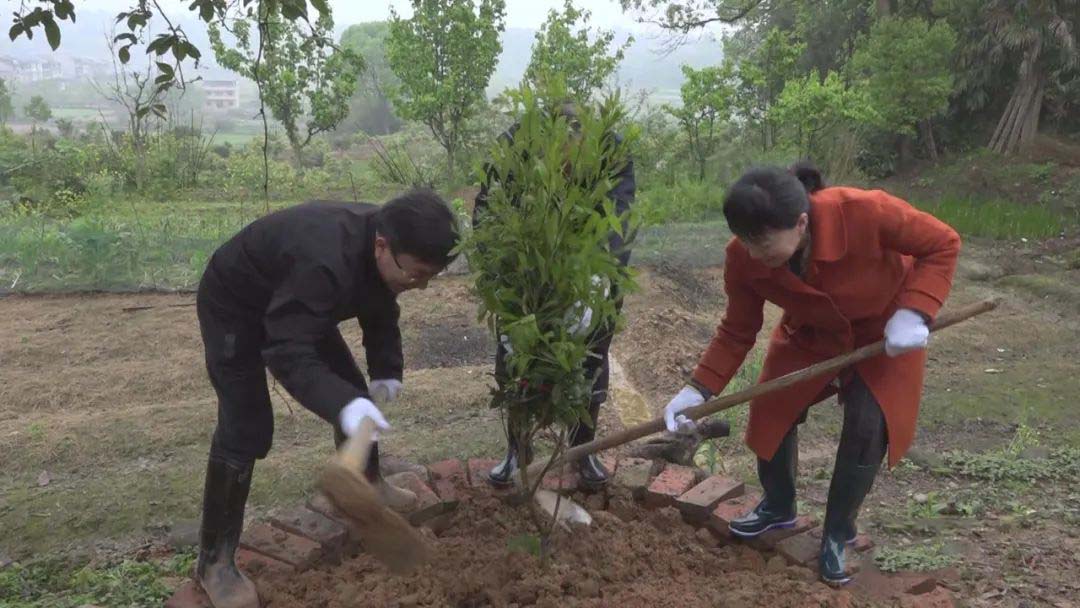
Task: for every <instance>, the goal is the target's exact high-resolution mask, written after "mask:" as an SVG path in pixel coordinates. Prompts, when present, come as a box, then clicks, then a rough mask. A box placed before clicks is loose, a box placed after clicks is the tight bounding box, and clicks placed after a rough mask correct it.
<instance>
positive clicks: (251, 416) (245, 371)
mask: <svg viewBox="0 0 1080 608" xmlns="http://www.w3.org/2000/svg"><path fill="white" fill-rule="evenodd" d="M220 301H221V300H220V299H219V298H218V297H215V294H214V292H213V289H212V288H210V287H208V286H207V285H206V282H205V281H203V282H202V283H200V285H199V291H198V294H197V296H196V300H195V307H196V308H195V309H196V312H197V314H198V317H199V329H200V330H201V333H202V340H203V348H204V350H205V355H206V371H207V373H208V374H209V376H210V384H211V385H213V387H214V392H215V393H217V398H218V418H217V427H216V428H215V429H214V438H213V441H212V443H211V446H210V453H211V455H215V456H218V457H222V458H226V459H228V460H230V461H234V462H250V461H253V460H255V459H260V458H265V457H266V455H267V453H269V452H270V446H271V444H272V443H273V437H274V412H273V408H272V407H271V405H270V391H269V388H268V386H267V382H266V365H265V363H264V362H263V358H262V348H263V343H264V341H265V335H266V334H265V331H264V329H263V325H262V316H261V315H260V314H258V313H257V312H254V311H244V310H239V309H233V308H230V307H227V306H222V305H220V304H218V302H220ZM316 348H317V350H318V353H319V356H320V358H322V360H324V361H326V362H327V364H328V365H329V366H330V368H331V369H332V370H333V371H334V373H336V374H337V375H339V376H341V377H342V378H344V379H345V380H347V381H348V382H351V383H352V384H353V385H355V386H356V387H357V388H359V389H360V390H361V391H363V392H365V393H366V392H367V381H366V380H365V379H364V374H363V373H362V372H361V371H360V368H359V367H358V366H357V364H356V360H355V359H354V358H353V356H352V351H350V350H349V347H348V345H347V344H346V343H345V339H344V338H343V337H342V336H341V333H340V332H338V331H336V330H335V331H334V332H332V333H331V334H330V335H328V336H327V337H326V338H324V339H323V340H322V341H321V342H320V343H319V344H318V345H317V346H316ZM344 406H345V404H344V403H342V404H341V407H344ZM327 422H329V423H330V424H331V425H333V427H334V432H335V435H336V436H337V437H339V438H340V437H341V429H340V428H339V424H338V420H337V416H335V417H334V419H333V420H327Z"/></svg>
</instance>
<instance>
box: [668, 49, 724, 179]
mask: <svg viewBox="0 0 1080 608" xmlns="http://www.w3.org/2000/svg"><path fill="white" fill-rule="evenodd" d="M682 71H683V75H684V76H686V80H685V81H684V82H683V84H682V87H681V88H680V93H681V95H682V105H681V106H679V107H672V106H666V109H667V111H668V112H669V113H670V114H671V115H672V116H674V117H675V119H676V120H678V121H679V125H680V126H681V127H682V129H683V131H685V132H686V137H687V140H688V143H689V146H690V154H691V155H692V156H693V157H694V160H695V161H696V162H697V165H698V179H705V163H706V161H707V160H708V158H709V157H710V156H711V155H712V154H713V152H714V151H715V150H716V144H717V140H718V139H719V130H720V129H721V127H722V126H723V125H724V123H725V122H726V121H727V120H728V119H729V118H730V117H731V109H732V104H733V102H734V99H735V85H734V82H733V72H734V69H733V67H732V66H731V64H730V63H724V65H722V66H713V67H706V68H701V69H700V70H695V69H693V68H691V67H690V66H686V65H684V66H683V67H682Z"/></svg>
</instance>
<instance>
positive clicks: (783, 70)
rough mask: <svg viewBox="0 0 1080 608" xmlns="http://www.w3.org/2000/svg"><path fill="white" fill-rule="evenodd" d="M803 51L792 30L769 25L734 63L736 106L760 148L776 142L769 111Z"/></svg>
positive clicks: (766, 147) (794, 69) (769, 146)
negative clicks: (755, 134) (753, 130)
mask: <svg viewBox="0 0 1080 608" xmlns="http://www.w3.org/2000/svg"><path fill="white" fill-rule="evenodd" d="M805 50H806V45H805V44H804V43H802V42H799V41H798V40H796V38H795V35H794V34H793V33H792V32H786V31H783V30H780V29H779V28H773V29H770V30H769V31H768V32H767V33H766V34H765V36H764V38H763V39H762V40H761V42H760V44H758V45H756V46H755V47H754V48H753V50H752V51H751V52H750V53H748V54H747V55H746V56H745V57H744V58H743V59H742V60H741V61H739V63H738V71H737V74H738V78H739V93H738V98H737V103H738V107H739V109H740V112H741V114H742V115H743V116H744V117H745V118H746V119H747V120H748V121H749V123H750V124H751V125H754V126H756V127H757V129H758V132H759V133H760V142H761V149H762V150H765V151H768V150H771V149H772V147H773V145H774V143H775V141H776V133H775V128H774V126H773V124H772V122H771V120H770V118H769V110H770V109H771V108H772V106H773V104H774V103H776V98H777V97H778V96H779V95H780V92H781V91H783V90H784V84H785V83H786V82H787V81H788V80H789V79H791V78H794V77H795V76H797V75H798V74H799V70H798V61H799V58H800V57H801V56H802V54H803V52H804V51H805Z"/></svg>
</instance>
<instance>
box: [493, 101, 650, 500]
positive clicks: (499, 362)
mask: <svg viewBox="0 0 1080 608" xmlns="http://www.w3.org/2000/svg"><path fill="white" fill-rule="evenodd" d="M557 111H558V112H559V114H561V115H562V116H564V117H566V118H567V120H568V122H569V123H570V125H571V128H575V129H576V128H577V109H576V108H575V106H574V104H573V103H570V102H564V103H562V104H560V105H559V106H558V110H557ZM517 129H518V125H516V124H515V125H514V126H512V127H510V129H509V130H507V131H506V132H505V133H503V134H502V135H501V136H500V137H504V138H508V139H512V138H513V137H514V132H515V131H516V130H517ZM611 137H612V141H614V142H616V143H621V141H622V137H621V136H619V135H618V134H617V133H616V134H612V136H611ZM499 179H500V176H498V175H496V174H495V172H494V171H493V170H492V168H491V167H490V166H489V167H488V169H487V171H485V181H484V183H482V184H480V192H479V193H478V194H477V195H476V199H475V205H474V207H473V225H476V224H477V223H478V222H480V221H483V213H484V209H485V208H486V207H487V196H488V191H489V189H490V187H491V184H492V182H494V181H497V180H499ZM508 179H513V178H512V176H511V177H509V178H508ZM635 189H636V183H635V181H634V161H633V159H630V158H628V159H627V161H626V164H625V165H624V166H622V167H620V168H619V170H618V172H617V174H616V177H615V187H614V188H612V190H611V191H610V192H608V198H610V199H611V200H612V201H613V202H614V203H615V212H616V213H617V214H618V215H623V214H625V213H626V212H627V211H629V210H630V205H631V203H633V201H634V193H635ZM624 232H625V231H624ZM608 250H609V251H611V252H612V253H613V254H615V256H616V257H617V258H618V260H619V263H620V264H621V265H623V266H626V265H627V264H628V263H629V262H630V246H629V243H627V242H626V241H625V240H624V238H623V235H621V234H619V233H618V232H615V231H612V232H611V233H610V234H609V235H608ZM608 297H610V298H611V299H613V300H615V302H616V306H617V307H620V308H621V307H622V296H621V294H619V293H617V292H616V291H615V290H611V291H610V292H609V294H608ZM591 315H592V311H591V310H588V309H586V310H585V311H584V312H583V314H582V315H581V319H580V320H579V325H581V326H587V325H588V324H589V321H588V319H589V318H590V317H591ZM614 331H615V328H614V327H599V328H597V329H596V330H595V332H594V335H593V336H592V337H593V338H595V339H596V347H595V350H594V351H593V354H595V355H596V356H595V357H589V358H588V359H587V360H586V361H585V373H586V375H587V376H593V377H595V380H594V381H593V390H592V398H591V399H590V401H589V418H590V419H591V420H592V425H586V424H578V425H577V426H576V427H575V428H574V429H573V434H572V435H571V437H570V445H581V444H583V443H588V442H590V441H592V440H593V438H594V437H595V436H596V428H595V427H596V421H597V416H598V415H599V413H600V406H601V404H603V403H604V402H605V401H607V393H608V384H609V376H610V371H609V369H608V350H609V349H610V347H611V339H612V337H613V335H614ZM506 356H507V351H506V344H505V342H504V341H503V340H500V341H499V344H498V346H497V347H496V350H495V378H496V381H499V382H502V380H503V377H504V375H505V369H506ZM508 431H509V432H508V433H507V450H506V457H505V458H503V460H502V462H500V463H499V464H497V465H496V466H495V467H494V468H493V469H491V471H490V473H488V480H489V481H490V482H491V484H492V485H494V486H496V487H506V486H509V485H511V484H512V483H513V473H514V471H515V469H517V467H518V464H519V461H520V460H522V459H524V460H525V461H528V460H530V459H531V458H530V457H529V455H525V454H522V455H521V456H522V458H519V454H518V446H517V445H516V442H515V440H514V433H513V431H512V430H511V429H508ZM577 464H578V472H579V474H580V478H581V482H582V484H583V485H585V486H586V487H588V488H591V489H597V488H600V487H602V486H603V485H604V484H606V483H607V481H608V477H609V475H610V473H609V472H608V471H607V470H606V469H605V468H604V465H603V464H601V462H600V460H599V459H598V458H597V457H596V455H589V456H586V457H585V458H583V459H581V461H580V462H579V463H577Z"/></svg>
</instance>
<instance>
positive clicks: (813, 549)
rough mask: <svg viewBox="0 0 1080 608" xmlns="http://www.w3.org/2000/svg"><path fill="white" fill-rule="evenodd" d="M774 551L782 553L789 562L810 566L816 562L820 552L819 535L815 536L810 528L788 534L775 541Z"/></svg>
mask: <svg viewBox="0 0 1080 608" xmlns="http://www.w3.org/2000/svg"><path fill="white" fill-rule="evenodd" d="M776 552H777V553H779V554H780V555H783V556H784V559H786V560H787V561H788V563H789V564H792V565H795V566H810V565H812V564H814V563H816V562H817V559H818V555H819V554H820V553H821V537H820V535H819V536H815V535H814V534H813V531H812V530H811V531H808V532H803V533H802V534H796V535H795V536H789V537H787V538H785V539H784V540H782V541H780V542H778V543H776Z"/></svg>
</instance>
